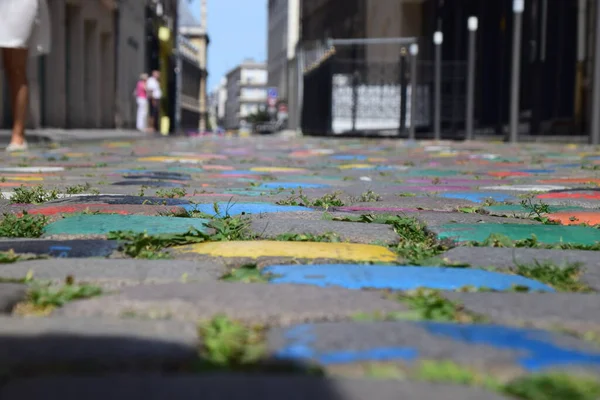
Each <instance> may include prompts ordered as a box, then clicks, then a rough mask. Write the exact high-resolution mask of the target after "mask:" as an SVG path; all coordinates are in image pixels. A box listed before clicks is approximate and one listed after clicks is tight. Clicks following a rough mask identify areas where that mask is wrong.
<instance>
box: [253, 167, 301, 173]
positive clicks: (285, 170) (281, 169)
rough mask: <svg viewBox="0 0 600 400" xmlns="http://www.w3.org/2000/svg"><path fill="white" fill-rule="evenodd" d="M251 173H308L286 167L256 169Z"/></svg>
mask: <svg viewBox="0 0 600 400" xmlns="http://www.w3.org/2000/svg"><path fill="white" fill-rule="evenodd" d="M250 171H255V172H306V170H305V169H303V168H286V167H254V168H250Z"/></svg>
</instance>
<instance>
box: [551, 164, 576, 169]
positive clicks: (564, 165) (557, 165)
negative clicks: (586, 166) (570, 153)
mask: <svg viewBox="0 0 600 400" xmlns="http://www.w3.org/2000/svg"><path fill="white" fill-rule="evenodd" d="M549 167H551V168H580V167H581V163H572V164H553V165H549Z"/></svg>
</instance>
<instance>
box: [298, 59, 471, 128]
mask: <svg viewBox="0 0 600 400" xmlns="http://www.w3.org/2000/svg"><path fill="white" fill-rule="evenodd" d="M410 62H411V57H410V56H409V55H408V54H399V55H398V57H397V58H396V60H390V59H389V58H388V59H386V60H369V59H368V58H367V57H364V55H363V56H362V57H360V58H359V57H356V58H350V57H348V55H347V54H342V53H334V52H331V53H329V54H328V55H327V56H326V57H325V58H323V59H322V60H320V61H318V62H317V63H315V64H313V65H312V66H311V68H310V69H309V70H307V71H305V73H304V95H303V107H302V131H303V133H304V134H306V135H336V136H337V135H341V136H369V135H375V136H398V137H405V136H407V135H408V128H409V125H410V121H411V113H412V110H411V96H412V95H413V88H412V85H411V76H410V71H411V68H410ZM416 70H417V81H416V102H415V105H416V107H415V115H414V122H415V128H416V131H417V134H418V136H419V137H428V136H429V135H430V134H431V132H432V131H433V116H434V112H433V93H434V92H433V90H434V73H433V72H434V65H433V62H432V61H428V60H418V59H417V68H416ZM466 73H467V65H466V63H465V62H446V63H444V64H443V65H442V113H441V114H442V128H443V130H444V133H445V135H444V136H445V137H448V138H450V137H452V138H459V137H460V136H461V135H462V132H461V131H462V130H464V123H465V99H466Z"/></svg>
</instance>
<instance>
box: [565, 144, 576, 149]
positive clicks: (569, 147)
mask: <svg viewBox="0 0 600 400" xmlns="http://www.w3.org/2000/svg"><path fill="white" fill-rule="evenodd" d="M576 148H577V145H576V144H573V143H571V144H568V145H567V149H576Z"/></svg>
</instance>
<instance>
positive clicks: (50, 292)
mask: <svg viewBox="0 0 600 400" xmlns="http://www.w3.org/2000/svg"><path fill="white" fill-rule="evenodd" d="M101 294H102V289H101V288H100V287H98V286H94V285H87V284H82V285H79V284H76V283H75V282H74V279H73V278H72V277H67V279H66V280H65V284H64V285H62V286H54V285H51V284H45V283H38V282H34V283H33V284H32V285H31V287H30V288H29V293H28V301H29V302H30V303H31V304H32V305H33V306H35V307H62V306H64V305H65V304H66V303H68V302H71V301H73V300H79V299H87V298H90V297H94V296H99V295H101Z"/></svg>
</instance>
